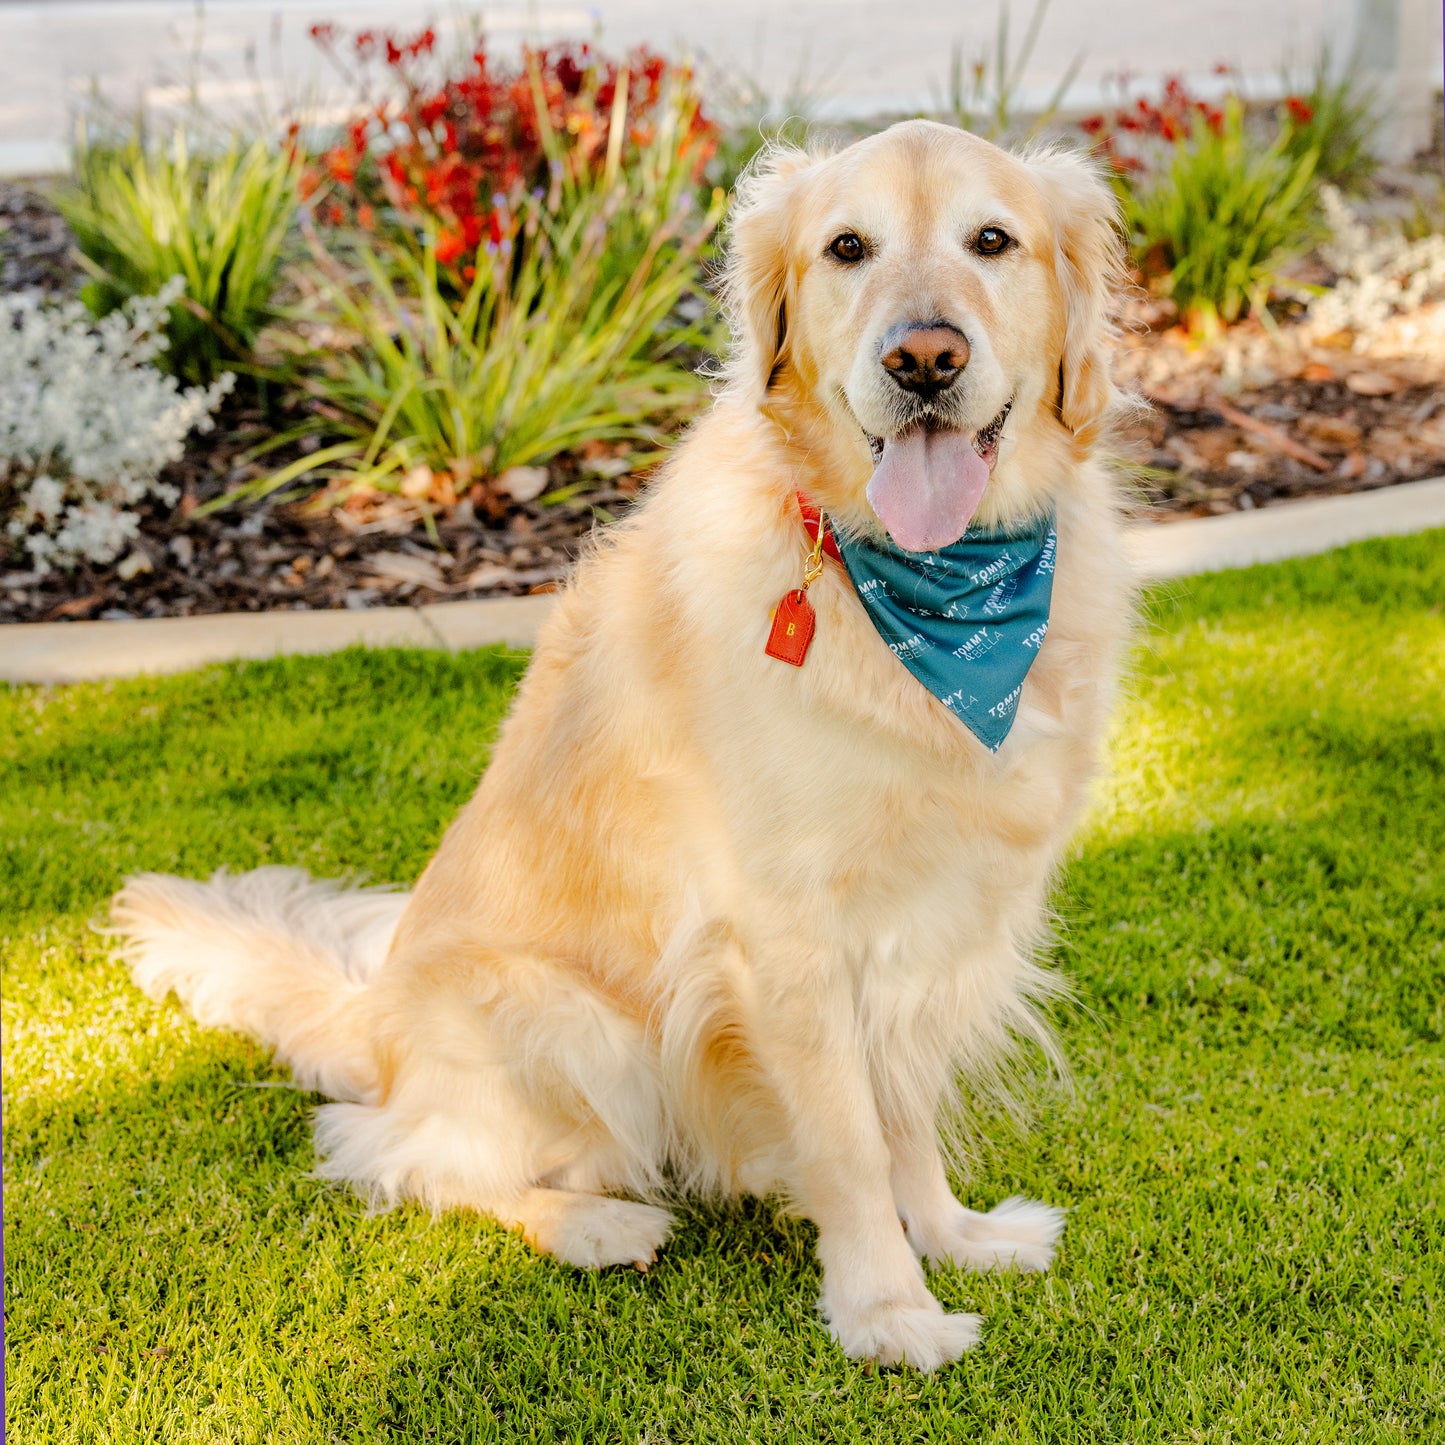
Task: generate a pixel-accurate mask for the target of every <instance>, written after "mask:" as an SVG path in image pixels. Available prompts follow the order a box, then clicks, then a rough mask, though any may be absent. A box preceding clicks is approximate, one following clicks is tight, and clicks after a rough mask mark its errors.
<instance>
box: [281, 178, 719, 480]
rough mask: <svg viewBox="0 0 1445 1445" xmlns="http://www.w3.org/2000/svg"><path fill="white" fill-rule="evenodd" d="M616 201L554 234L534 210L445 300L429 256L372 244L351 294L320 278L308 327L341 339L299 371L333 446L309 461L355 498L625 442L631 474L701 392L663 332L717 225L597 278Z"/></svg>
mask: <svg viewBox="0 0 1445 1445" xmlns="http://www.w3.org/2000/svg"><path fill="white" fill-rule="evenodd" d="M625 199H626V196H625V193H624V192H621V191H616V190H614V191H613V192H611V193H610V194H598V195H595V196H593V197H590V198H586V199H583V200H581V201H579V202H578V203H577V204H576V205H575V206H574V207H573V208H572V210H571V212H570V214H569V215H567V216H566V217H565V219H562V220H559V221H552V220H550V219H549V217H548V216H547V214H546V212H545V210H544V209H543V208H542V207H535V208H533V209H532V211H531V213H530V215H529V222H528V225H527V227H526V228H525V229H524V230H523V232H522V233H521V235H520V237H519V238H518V249H517V250H515V251H514V250H513V248H512V247H511V246H510V245H507V244H506V243H504V244H503V246H501V247H499V248H497V249H496V250H495V251H494V252H492V253H490V254H489V253H488V252H487V251H485V250H483V251H479V252H478V253H477V257H476V275H475V277H474V278H473V280H472V281H471V284H470V286H469V288H468V290H467V291H466V292H465V294H464V295H463V296H462V297H461V298H460V300H459V301H458V300H456V299H454V298H453V296H452V295H451V294H450V291H449V289H448V287H447V286H446V285H445V283H444V280H443V278H440V277H439V276H438V271H437V265H436V252H435V248H434V246H430V245H429V246H427V247H426V248H425V250H424V251H423V254H422V255H421V256H420V257H417V256H416V255H415V254H414V253H413V252H412V251H411V250H410V249H409V248H407V247H405V246H395V245H387V244H386V243H384V242H383V243H380V244H379V245H375V246H372V247H368V248H366V249H363V250H361V251H359V252H358V264H359V267H360V284H359V285H358V284H355V280H354V279H353V278H343V277H342V276H340V275H338V274H337V273H335V272H334V271H331V272H327V271H323V272H322V275H323V276H324V277H325V278H326V279H325V281H324V299H323V303H322V305H323V309H322V311H321V312H320V313H319V314H320V315H323V316H325V317H326V318H327V320H328V322H329V324H330V325H331V327H333V328H335V329H336V330H338V331H339V332H340V333H341V334H344V335H350V336H352V337H354V338H355V344H354V345H352V346H350V347H347V348H346V349H344V350H342V351H339V352H337V353H333V354H331V355H329V356H318V357H317V358H316V360H315V362H314V363H313V364H312V365H308V366H306V367H305V368H303V371H302V375H303V378H304V384H305V385H306V387H307V389H308V390H309V391H310V393H311V395H312V396H313V397H314V398H316V400H317V401H318V402H320V403H321V404H322V406H323V408H324V413H325V417H326V422H327V431H328V432H329V433H330V434H333V435H335V436H337V437H339V438H341V440H337V441H334V442H332V444H331V446H330V447H329V448H328V449H327V454H326V457H325V458H324V460H326V461H330V462H332V464H333V465H335V466H337V467H339V468H344V470H345V471H346V472H347V473H348V474H349V475H350V476H352V477H353V478H354V479H355V480H356V481H358V482H364V483H367V484H370V485H378V484H386V483H387V482H388V481H389V480H391V481H394V480H399V479H400V478H401V477H402V476H404V475H405V474H406V473H407V472H408V471H409V470H410V469H411V468H413V467H418V466H428V467H430V468H431V469H432V470H433V471H437V472H447V473H449V474H450V475H451V476H452V477H453V478H455V479H456V481H457V482H458V483H459V484H461V485H462V486H465V485H466V484H468V483H470V482H471V481H473V480H482V479H483V478H485V477H487V476H497V475H500V474H501V473H502V472H505V471H506V470H507V469H508V468H509V467H514V466H523V465H529V464H536V463H541V462H546V461H548V460H550V459H551V458H553V457H555V456H556V455H558V454H559V453H560V452H563V451H566V450H568V449H569V448H575V447H578V446H580V445H581V444H582V443H584V442H587V441H597V440H608V441H627V442H632V443H634V444H635V445H636V452H637V460H638V461H639V462H644V461H647V460H651V459H652V457H653V455H654V454H655V452H656V447H657V435H656V432H655V428H658V427H660V426H663V425H664V424H666V423H667V422H669V421H674V420H676V419H677V418H679V417H683V416H686V415H688V414H689V413H690V412H692V411H693V410H695V409H696V407H697V406H698V405H699V404H700V403H701V402H702V401H703V400H705V398H706V387H705V383H704V382H703V381H702V379H701V378H700V377H699V376H697V375H696V373H695V372H694V371H693V370H692V369H691V368H690V367H689V366H687V365H686V364H685V363H681V364H680V363H679V361H678V360H676V359H673V358H672V357H670V356H669V355H668V352H669V351H676V350H677V349H679V348H680V347H682V346H683V345H685V344H686V343H687V342H688V341H689V340H690V339H692V338H691V337H690V335H689V332H688V329H687V328H686V327H683V326H677V325H673V326H669V324H668V323H669V318H670V317H671V316H672V314H673V312H674V311H675V309H676V307H677V306H678V303H679V302H680V301H681V300H682V299H683V298H684V297H685V296H686V295H688V293H689V292H690V291H691V290H692V289H693V287H694V286H695V285H696V283H697V272H696V266H697V258H698V254H699V251H700V248H701V246H702V244H703V243H704V241H705V239H706V237H707V235H708V234H710V232H711V230H712V227H713V225H714V224H715V223H716V215H715V214H709V215H708V216H707V217H706V218H704V219H702V220H701V221H699V218H697V217H695V216H694V217H692V218H691V223H692V224H691V227H690V228H689V227H687V226H685V225H684V224H682V223H681V222H680V221H679V220H677V219H674V221H673V223H672V224H671V225H670V226H666V225H665V226H663V227H660V228H659V229H658V230H657V231H656V232H655V234H654V236H653V238H652V243H651V245H650V246H649V247H648V248H647V249H645V250H644V251H643V252H642V253H641V254H640V255H639V256H638V257H637V258H636V259H635V261H634V263H633V266H632V268H631V270H630V272H628V273H626V274H614V275H611V276H608V275H606V274H604V272H603V266H604V257H605V255H606V252H607V248H608V237H609V232H610V226H609V219H610V216H609V213H610V211H611V210H612V209H613V208H615V207H616V206H617V205H619V204H620V203H622V202H623V201H625ZM347 437H350V438H352V440H351V441H347V440H345V439H346V438H347ZM320 460H323V459H322V458H320V457H319V455H318V456H312V457H311V458H309V459H303V461H302V462H301V463H300V464H299V467H304V468H305V469H306V470H308V471H309V470H314V469H315V468H316V466H317V465H318V462H319V461H320ZM298 469H299V468H292V469H291V470H290V472H281V473H277V474H276V475H275V476H273V477H272V478H270V479H269V481H268V483H267V486H268V487H275V486H279V485H281V484H283V483H284V482H286V481H289V480H291V477H292V475H295V474H297V472H298Z"/></svg>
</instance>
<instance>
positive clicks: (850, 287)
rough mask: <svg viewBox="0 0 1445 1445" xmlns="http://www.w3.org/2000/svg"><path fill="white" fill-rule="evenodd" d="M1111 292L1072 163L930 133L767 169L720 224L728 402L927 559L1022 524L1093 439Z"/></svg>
mask: <svg viewBox="0 0 1445 1445" xmlns="http://www.w3.org/2000/svg"><path fill="white" fill-rule="evenodd" d="M1121 274H1122V262H1121V254H1120V246H1119V236H1118V228H1117V206H1116V202H1115V200H1114V196H1113V193H1112V192H1111V190H1110V189H1109V187H1108V186H1107V185H1106V184H1105V183H1104V182H1103V180H1101V179H1100V178H1099V176H1098V175H1097V174H1096V173H1095V171H1094V169H1093V168H1092V166H1091V165H1090V164H1089V163H1088V162H1087V161H1085V160H1083V159H1080V158H1078V157H1075V156H1073V155H1070V154H1067V153H1060V152H1056V151H1039V152H1035V153H1034V154H1032V155H1023V156H1012V155H1009V154H1008V153H1007V152H1005V151H1002V150H1000V149H999V148H998V147H997V146H993V145H990V144H989V143H988V142H987V141H983V140H980V139H979V138H978V137H976V136H972V135H969V134H968V133H967V132H965V131H960V130H955V129H953V128H952V127H950V126H943V125H936V124H933V123H931V122H928V121H909V122H905V123H903V124H901V125H896V126H893V127H892V128H891V129H889V130H887V131H884V132H882V133H881V134H879V135H876V136H873V137H870V138H869V139H867V140H864V141H860V142H858V143H857V144H856V145H853V146H850V147H848V149H846V150H844V151H842V152H840V153H839V154H837V155H835V156H831V157H828V158H824V159H819V158H815V157H813V156H810V155H807V154H805V153H803V152H800V151H793V150H775V151H773V152H771V153H769V154H768V155H767V156H766V157H764V158H763V159H762V161H761V162H760V163H759V165H758V166H757V168H756V169H755V170H754V171H753V172H752V174H751V175H750V176H749V177H747V178H746V179H745V181H744V182H743V183H742V184H741V185H740V187H739V195H738V203H737V207H736V209H735V212H734V218H733V222H732V242H731V248H730V253H729V261H728V268H727V271H726V274H725V283H724V297H725V304H726V307H727V310H728V315H729V319H730V322H731V324H732V328H733V353H732V357H731V359H730V362H729V373H728V374H729V383H730V385H731V387H732V388H733V389H734V390H735V392H737V393H740V394H741V395H742V396H743V397H744V398H745V399H746V400H747V401H748V402H749V403H750V404H753V405H756V406H757V407H759V408H760V409H761V410H762V411H764V412H765V413H766V414H768V415H769V416H771V417H772V418H773V419H774V420H775V421H777V422H778V424H779V425H780V426H781V427H782V428H783V429H784V431H785V433H787V434H788V435H789V437H790V438H791V439H792V440H794V441H796V442H797V443H798V444H799V447H800V454H802V455H806V456H807V457H809V458H810V459H811V465H810V466H809V471H810V472H812V473H814V475H813V476H811V477H810V478H809V481H810V484H811V487H812V489H813V490H815V491H816V492H818V493H819V499H820V500H823V501H826V502H831V503H832V509H833V510H834V512H835V514H837V515H839V516H840V517H841V518H842V519H843V520H844V521H849V520H853V521H855V522H856V523H859V524H862V525H867V524H868V523H869V521H870V520H871V518H872V517H874V516H876V518H877V519H878V520H879V521H881V522H882V524H883V526H884V527H885V528H886V529H887V531H888V532H889V533H890V535H891V536H892V537H893V539H894V541H895V542H897V543H898V545H899V546H901V547H904V548H907V549H908V550H911V551H928V550H932V549H934V548H937V547H940V546H945V545H947V544H948V543H950V542H953V541H955V540H956V539H957V538H958V537H959V536H961V535H962V533H963V531H964V529H965V528H966V527H967V526H968V524H969V522H970V521H971V520H972V519H973V517H974V516H975V515H979V516H980V517H981V518H982V519H988V520H999V519H1004V518H1009V517H1011V516H1016V515H1018V514H1019V513H1020V512H1023V511H1027V510H1028V509H1029V507H1030V506H1032V505H1034V504H1036V503H1037V502H1038V500H1039V499H1040V498H1041V497H1042V496H1044V495H1046V494H1047V483H1048V477H1047V476H1044V475H1041V473H1046V472H1049V471H1058V470H1059V469H1060V468H1061V467H1063V466H1065V465H1067V459H1068V457H1069V456H1070V455H1071V454H1072V455H1078V454H1079V452H1080V451H1081V450H1087V449H1088V448H1089V447H1090V446H1091V445H1092V444H1093V443H1094V442H1095V441H1096V440H1097V439H1098V437H1099V435H1100V433H1101V431H1102V429H1103V426H1104V423H1105V420H1106V418H1107V415H1108V413H1109V411H1110V408H1111V406H1112V404H1113V402H1114V400H1115V391H1114V388H1113V385H1112V383H1111V381H1110V376H1109V367H1108V362H1107V355H1106V350H1105V346H1106V342H1107V340H1108V336H1109V330H1110V313H1111V301H1112V297H1113V296H1114V294H1115V292H1116V290H1117V286H1118V283H1119V280H1120V277H1121ZM823 473H826V475H823Z"/></svg>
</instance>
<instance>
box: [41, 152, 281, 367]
mask: <svg viewBox="0 0 1445 1445" xmlns="http://www.w3.org/2000/svg"><path fill="white" fill-rule="evenodd" d="M75 173H76V180H75V184H74V186H73V187H71V188H70V189H68V190H66V191H63V192H61V193H60V195H58V196H57V198H56V204H57V206H58V207H59V209H60V212H61V214H62V215H63V216H64V217H65V220H66V223H67V224H68V225H69V226H70V229H71V231H72V233H73V234H74V236H75V242H76V245H77V246H78V247H79V248H80V251H81V255H82V258H83V260H84V264H85V267H86V270H87V271H89V273H90V275H91V278H92V279H91V282H90V284H89V285H88V286H86V288H85V290H84V291H83V293H82V296H83V299H84V300H85V302H86V304H87V305H88V306H89V307H90V309H91V311H92V312H93V313H94V314H95V315H97V316H104V315H107V314H108V313H109V312H111V311H113V310H115V309H116V307H118V306H120V305H121V304H122V303H123V302H125V301H126V300H128V299H129V298H130V297H132V296H153V295H155V294H156V293H157V292H158V291H159V290H160V289H161V287H162V286H164V285H165V283H166V282H167V281H169V280H170V279H171V278H172V277H173V276H179V277H180V278H181V279H182V281H183V282H184V283H185V292H184V295H183V296H182V298H181V300H179V301H177V302H176V303H175V305H174V306H172V307H171V312H170V323H169V326H168V328H167V332H168V336H169V341H170V346H169V349H168V351H167V353H166V356H165V357H164V358H163V359H164V363H165V365H166V366H167V367H168V368H169V369H170V370H171V371H173V372H174V373H175V374H176V375H177V376H180V377H183V378H184V379H186V380H188V381H198V382H203V383H210V382H211V381H213V380H214V379H215V377H216V376H217V375H218V374H219V373H220V372H221V371H222V370H224V369H226V368H227V367H228V366H234V365H235V364H237V363H239V364H242V365H245V364H249V363H250V362H251V360H252V356H253V353H254V349H255V345H256V338H257V336H258V335H259V334H260V331H261V328H262V327H263V326H264V325H265V324H266V323H267V322H268V321H269V320H270V319H271V316H272V309H271V308H272V297H273V295H274V293H275V290H276V286H277V282H278V280H279V279H280V275H281V267H282V264H283V262H284V261H285V259H286V254H287V248H288V245H289V242H290V235H291V229H292V225H293V222H294V220H295V217H296V211H297V206H298V204H299V199H300V193H299V180H300V164H299V161H298V160H297V158H296V157H295V156H294V155H293V154H292V153H291V152H290V151H289V150H288V149H286V148H278V147H277V146H275V145H273V144H271V143H270V142H268V141H265V140H255V141H251V142H249V143H247V142H243V141H241V140H240V139H232V140H231V141H230V142H229V144H227V145H226V146H225V147H224V148H222V149H219V150H204V149H201V150H198V149H196V148H195V147H194V146H193V145H192V144H191V142H190V141H189V140H188V139H187V137H186V135H185V133H184V132H183V131H181V130H179V129H178V130H177V131H176V132H175V133H174V135H173V136H172V137H171V141H170V144H169V146H167V147H147V146H145V145H143V144H142V143H141V141H140V140H139V139H134V140H131V141H130V142H128V143H125V144H121V145H108V144H94V143H92V142H90V141H89V140H88V139H87V138H86V136H85V134H84V133H83V132H82V134H81V137H80V141H79V144H78V145H77V147H76V152H75Z"/></svg>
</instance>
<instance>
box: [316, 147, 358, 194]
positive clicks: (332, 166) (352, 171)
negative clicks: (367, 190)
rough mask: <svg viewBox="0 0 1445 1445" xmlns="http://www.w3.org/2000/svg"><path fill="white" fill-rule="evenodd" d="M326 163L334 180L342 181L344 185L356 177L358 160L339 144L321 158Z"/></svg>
mask: <svg viewBox="0 0 1445 1445" xmlns="http://www.w3.org/2000/svg"><path fill="white" fill-rule="evenodd" d="M321 159H322V160H323V161H325V163H326V169H327V171H328V172H329V173H330V175H331V179H332V180H333V181H340V182H341V183H342V185H350V184H351V182H352V181H354V180H355V179H356V162H355V161H354V160H353V159H352V157H351V155H350V153H349V152H347V151H345V150H343V149H342V148H341V147H340V146H337V147H336V148H335V149H334V150H329V151H327V152H326V154H325V155H324V156H322V158H321Z"/></svg>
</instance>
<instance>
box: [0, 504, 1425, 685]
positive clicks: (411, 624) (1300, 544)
mask: <svg viewBox="0 0 1445 1445" xmlns="http://www.w3.org/2000/svg"><path fill="white" fill-rule="evenodd" d="M1435 527H1445V477H1437V478H1434V479H1432V480H1430V481H1423V482H1406V483H1404V484H1402V485H1400V486H1394V487H1388V488H1382V489H1380V490H1378V491H1373V492H1356V493H1354V494H1352V495H1350V496H1344V497H1319V498H1316V499H1314V500H1312V501H1306V502H1291V503H1289V504H1287V505H1285V506H1280V507H1269V508H1265V509H1263V510H1260V511H1255V512H1231V513H1229V514H1228V515H1226V516H1220V517H1201V518H1195V519H1190V520H1187V521H1182V522H1139V523H1135V524H1133V525H1132V526H1131V527H1130V528H1129V532H1128V539H1127V541H1128V548H1129V552H1130V555H1131V557H1132V558H1133V560H1134V563H1135V565H1136V567H1137V568H1138V570H1139V572H1140V574H1141V575H1142V576H1143V577H1144V578H1146V579H1147V580H1150V581H1165V580H1168V579H1170V578H1177V577H1188V576H1193V575H1197V574H1199V573H1203V572H1222V571H1228V570H1230V569H1232V568H1236V567H1251V566H1254V565H1255V564H1256V563H1260V562H1278V561H1283V560H1285V559H1286V558H1289V557H1308V556H1312V555H1314V554H1315V553H1318V552H1327V551H1329V550H1330V549H1331V548H1334V547H1341V546H1344V545H1345V544H1347V543H1349V542H1360V541H1365V540H1366V539H1368V538H1371V537H1392V536H1405V535H1408V534H1410V533H1413V532H1424V531H1428V530H1430V529H1431V528H1435ZM552 601H553V599H552V598H551V597H550V596H547V595H542V596H537V597H499V598H492V599H484V600H481V601H472V602H435V603H431V604H430V605H428V606H424V607H379V608H373V609H369V610H365V611H355V612H348V611H325V612H321V611H317V612H227V613H219V614H216V615H213V616H208V617H161V618H150V619H139V620H136V621H125V622H25V623H18V624H13V625H11V626H8V627H4V628H0V681H4V682H11V683H41V684H54V683H67V682H88V681H95V680H98V679H102V678H118V677H136V676H139V675H141V674H144V673H166V672H182V671H184V670H186V669H187V668H192V667H200V666H202V665H204V664H206V663H211V662H230V661H235V660H237V659H242V658H267V657H278V656H282V655H287V654H298V653H326V652H336V651H338V650H340V649H341V648H343V647H356V646H365V647H440V648H445V649H446V650H447V651H449V652H461V651H464V650H466V649H468V648H474V647H487V646H490V645H492V644H494V643H502V644H505V645H507V646H510V647H518V648H523V647H530V646H531V645H532V644H533V643H534V642H535V641H536V639H537V630H538V628H539V627H540V626H541V625H542V621H543V619H544V618H545V617H546V615H547V612H548V610H549V608H550V607H551V605H552Z"/></svg>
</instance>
